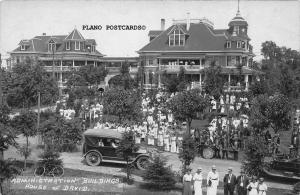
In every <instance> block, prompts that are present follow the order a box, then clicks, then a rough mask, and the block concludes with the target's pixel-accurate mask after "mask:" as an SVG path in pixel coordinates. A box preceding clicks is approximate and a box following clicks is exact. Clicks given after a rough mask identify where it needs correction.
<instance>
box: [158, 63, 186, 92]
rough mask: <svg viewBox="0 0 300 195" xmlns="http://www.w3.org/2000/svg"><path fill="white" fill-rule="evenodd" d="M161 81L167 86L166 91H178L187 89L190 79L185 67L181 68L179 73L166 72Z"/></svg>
mask: <svg viewBox="0 0 300 195" xmlns="http://www.w3.org/2000/svg"><path fill="white" fill-rule="evenodd" d="M161 78H162V79H161V82H162V84H163V85H164V86H165V88H166V91H167V92H169V93H171V94H172V93H176V92H179V91H183V90H185V89H186V87H187V84H188V80H187V79H186V77H185V69H184V68H183V67H181V68H180V71H179V73H178V75H176V74H171V75H170V74H167V72H164V73H163V74H162V77H161Z"/></svg>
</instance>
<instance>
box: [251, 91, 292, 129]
mask: <svg viewBox="0 0 300 195" xmlns="http://www.w3.org/2000/svg"><path fill="white" fill-rule="evenodd" d="M251 104H252V106H251V110H250V113H251V115H250V121H251V124H252V127H253V128H254V129H255V130H256V131H257V133H259V132H261V131H263V130H265V129H267V128H268V127H271V128H272V129H273V130H274V132H275V133H278V132H279V131H282V130H284V129H288V128H289V127H290V117H289V116H290V111H291V104H290V103H289V100H288V98H287V97H286V96H284V95H282V94H279V93H276V94H274V95H273V96H269V97H268V95H259V96H258V97H256V98H254V99H253V100H252V103H251Z"/></svg>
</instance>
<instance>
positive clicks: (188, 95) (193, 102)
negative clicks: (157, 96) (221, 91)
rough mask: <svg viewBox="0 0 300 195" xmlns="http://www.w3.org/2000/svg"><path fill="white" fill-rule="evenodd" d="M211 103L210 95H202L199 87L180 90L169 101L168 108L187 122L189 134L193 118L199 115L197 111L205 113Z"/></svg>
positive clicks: (178, 117)
mask: <svg viewBox="0 0 300 195" xmlns="http://www.w3.org/2000/svg"><path fill="white" fill-rule="evenodd" d="M209 105H210V102H209V99H208V97H207V96H203V95H201V94H200V90H199V89H192V90H188V91H183V92H180V93H178V94H177V95H175V96H174V97H173V98H172V99H171V100H170V101H169V102H168V108H169V109H170V110H171V111H172V113H173V115H174V117H175V119H177V120H179V121H186V122H187V130H188V133H189V134H190V130H191V123H192V120H193V119H195V118H196V117H197V113H203V112H204V110H205V109H206V108H207V107H208V106H209Z"/></svg>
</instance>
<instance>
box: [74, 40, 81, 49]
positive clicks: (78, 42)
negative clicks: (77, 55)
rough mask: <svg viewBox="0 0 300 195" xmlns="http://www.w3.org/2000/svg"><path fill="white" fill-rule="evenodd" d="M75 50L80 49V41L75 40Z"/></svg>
mask: <svg viewBox="0 0 300 195" xmlns="http://www.w3.org/2000/svg"><path fill="white" fill-rule="evenodd" d="M75 50H80V41H75Z"/></svg>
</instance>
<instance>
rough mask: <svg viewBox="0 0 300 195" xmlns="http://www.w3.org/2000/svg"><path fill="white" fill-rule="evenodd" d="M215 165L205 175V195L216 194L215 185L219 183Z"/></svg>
mask: <svg viewBox="0 0 300 195" xmlns="http://www.w3.org/2000/svg"><path fill="white" fill-rule="evenodd" d="M216 170H217V168H216V166H215V165H213V166H212V168H211V171H210V172H209V173H208V175H207V195H217V187H218V185H219V173H218V172H217V171H216Z"/></svg>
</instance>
